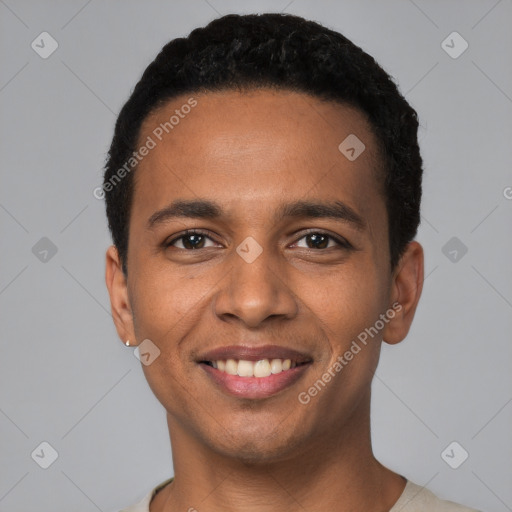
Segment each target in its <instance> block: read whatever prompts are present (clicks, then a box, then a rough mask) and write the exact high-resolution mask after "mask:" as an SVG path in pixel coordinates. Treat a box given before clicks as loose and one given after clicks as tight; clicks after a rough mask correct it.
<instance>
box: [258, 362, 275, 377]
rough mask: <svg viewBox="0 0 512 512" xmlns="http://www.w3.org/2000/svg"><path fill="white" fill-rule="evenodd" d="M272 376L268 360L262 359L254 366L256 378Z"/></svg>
mask: <svg viewBox="0 0 512 512" xmlns="http://www.w3.org/2000/svg"><path fill="white" fill-rule="evenodd" d="M271 374H272V369H271V368H270V363H269V362H268V359H262V360H261V361H257V362H256V364H255V365H254V376H255V377H268V376H269V375H271Z"/></svg>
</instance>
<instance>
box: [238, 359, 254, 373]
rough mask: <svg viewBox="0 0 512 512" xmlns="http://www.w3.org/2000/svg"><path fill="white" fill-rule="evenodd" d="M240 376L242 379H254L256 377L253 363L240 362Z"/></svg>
mask: <svg viewBox="0 0 512 512" xmlns="http://www.w3.org/2000/svg"><path fill="white" fill-rule="evenodd" d="M237 373H238V375H239V376H240V377H253V376H254V364H253V362H252V361H244V360H240V361H238V372H237Z"/></svg>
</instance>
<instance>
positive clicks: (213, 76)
mask: <svg viewBox="0 0 512 512" xmlns="http://www.w3.org/2000/svg"><path fill="white" fill-rule="evenodd" d="M417 128H418V121H417V116H416V113H415V111H414V110H413V109H412V108H411V107H410V106H409V105H408V103H407V102H406V100H405V99H404V98H403V97H402V95H401V94H400V93H399V92H398V90H397V88H396V86H395V84H394V83H393V81H392V79H391V78H390V77H389V76H388V75H387V74H386V72H385V71H384V70H383V69H382V68H381V67H380V66H379V65H378V64H377V63H376V62H375V60H374V59H373V58H372V57H371V56H369V55H368V54H366V53H365V52H364V51H363V50H362V49H360V48H359V47H357V46H355V45H354V44H353V43H352V42H350V41H349V40H348V39H346V38H345V37H343V36H342V35H341V34H339V33H337V32H335V31H332V30H329V29H327V28H325V27H322V26H321V25H319V24H317V23H314V22H311V21H306V20H304V19H302V18H299V17H296V16H292V15H284V14H264V15H246V16H239V15H228V16H224V17H222V18H220V19H217V20H214V21H212V22H211V23H210V24H208V25H207V26H206V27H204V28H198V29H196V30H194V31H193V32H191V34H190V35H189V36H188V37H187V38H180V39H175V40H173V41H171V42H170V43H168V44H167V45H166V46H164V48H163V49H162V50H161V52H160V53H159V54H158V56H157V57H156V59H155V60H154V61H153V62H152V63H151V64H150V65H149V66H148V67H147V69H146V70H145V72H144V73H143V75H142V78H141V79H140V81H139V82H138V84H137V85H136V87H135V89H134V91H133V93H132V94H131V96H130V98H129V100H128V101H127V103H126V104H125V105H124V107H123V108H122V110H121V112H120V114H119V117H118V120H117V123H116V127H115V133H114V137H113V141H112V145H111V148H110V151H109V156H108V161H107V164H106V169H105V176H104V191H105V198H106V210H107V217H108V223H109V228H110V231H111V234H112V238H113V242H114V245H113V246H112V247H111V248H109V250H108V252H107V272H106V280H107V286H108V288H109V293H110V297H111V303H112V311H113V318H114V321H115V323H116V328H117V330H118V333H119V336H120V337H121V339H123V340H125V339H130V340H133V343H134V344H137V343H140V342H142V341H143V340H145V339H149V340H151V343H152V344H153V345H154V346H156V347H158V350H159V351H160V354H159V356H158V357H157V358H156V359H154V361H153V362H152V363H151V364H149V365H147V366H146V365H144V366H143V369H144V372H145V374H146V377H147V379H148V382H149V384H150V386H151V388H152V390H153V392H154V393H155V395H156V396H157V398H158V399H159V400H160V402H161V403H162V404H163V405H164V407H165V408H166V410H167V411H168V417H169V420H170V424H171V423H173V424H174V425H175V427H174V428H175V429H176V430H179V429H180V428H184V429H186V430H187V431H190V432H193V433H194V436H195V438H196V439H201V440H202V442H204V443H205V445H207V446H208V447H209V448H210V449H212V450H214V451H217V452H218V453H224V454H226V455H232V456H233V455H234V456H238V457H240V458H243V459H244V460H253V461H256V460H271V459H276V458H279V457H281V458H285V457H287V456H290V454H291V453H292V452H293V451H294V450H297V447H299V446H304V445H305V442H306V441H307V440H311V439H317V438H318V434H319V433H325V432H327V431H330V430H332V429H334V428H335V426H337V427H336V428H338V427H339V425H340V421H343V422H344V423H346V424H347V428H348V426H349V425H352V424H353V423H354V422H355V421H359V422H360V423H361V422H362V421H366V420H367V414H366V413H367V411H368V407H369V394H370V384H371V380H372V375H373V372H374V370H375V368H376V366H377V363H378V358H379V354H380V344H381V341H382V340H383V339H384V340H385V341H387V342H388V343H397V342H399V341H401V340H402V339H403V338H404V337H405V336H406V334H407V332H408V330H409V326H410V324H411V322H412V318H413V316H414V312H415V309H416V305H417V302H418V300H419V296H420V294H421V286H422V281H423V255H422V250H421V246H420V245H419V244H418V243H417V242H415V241H414V237H415V235H416V232H417V227H418V224H419V218H420V215H419V208H420V199H421V176H422V160H421V156H420V153H419V148H418V142H417ZM143 148H145V149H143ZM122 169H124V172H123V171H121V170H122ZM171 206H172V208H170V207H171ZM186 230H195V233H190V232H189V233H188V234H186V233H185V231H186ZM397 304H398V306H397ZM393 305H395V306H393ZM391 311H392V314H391ZM384 317H385V318H384ZM377 322H379V323H377ZM372 329H373V330H372ZM363 332H366V333H367V336H366V339H365V340H364V341H365V342H366V343H363V341H362V335H361V333H363ZM369 332H371V333H374V334H371V335H369V334H368V333H369ZM363 337H364V336H363ZM356 340H359V342H357V341H356ZM354 341H356V345H357V346H358V347H359V350H357V349H356V348H354V347H355V346H354V344H353V342H354ZM228 345H230V346H232V345H237V346H239V345H243V346H244V347H249V349H250V348H254V347H256V348H257V347H261V346H264V345H277V346H281V347H283V348H285V349H293V350H296V351H297V352H298V353H300V356H297V357H298V359H300V362H302V363H305V364H304V366H305V369H304V370H302V371H301V372H300V373H299V372H296V373H297V375H298V377H297V378H296V379H297V380H296V381H294V383H292V384H290V385H288V386H287V387H285V388H283V389H282V390H281V391H279V392H277V393H269V394H268V395H267V396H259V395H258V396H257V397H250V396H248V395H244V396H237V395H236V393H234V394H233V393H226V392H225V390H221V389H220V387H219V386H218V385H217V384H216V383H215V377H212V375H211V370H210V369H206V368H205V366H208V367H209V368H211V366H209V365H208V364H205V363H206V361H204V360H202V359H204V357H205V355H206V354H207V352H208V351H210V350H211V349H220V350H221V351H222V348H223V347H226V346H228ZM351 347H352V348H351ZM348 351H352V354H353V356H352V357H350V356H349V355H348V354H347V358H348V359H349V360H348V361H347V358H345V359H344V361H343V362H342V361H341V360H340V356H343V354H346V353H347V352H348ZM219 357H220V356H219ZM336 362H338V363H339V364H338V365H336ZM339 365H342V366H343V368H342V369H341V370H338V368H339ZM326 373H328V374H329V375H331V378H330V379H328V380H329V382H328V384H326V386H325V389H324V388H322V389H321V390H320V388H319V386H320V385H317V386H316V387H317V393H314V392H312V393H306V395H304V394H303V395H302V397H303V400H302V402H301V400H300V398H299V394H300V392H304V391H307V390H308V389H311V387H312V386H313V387H314V384H315V382H318V380H319V379H320V380H321V379H322V378H323V376H324V375H325V374H326ZM323 380H324V381H326V380H327V378H324V379H323ZM311 395H313V396H314V400H313V399H311V398H313V397H312V396H311ZM306 396H309V397H310V399H307V398H305V397H306ZM304 402H307V404H306V403H304ZM219 418H223V419H222V420H219ZM297 425H300V428H297ZM226 433H228V434H229V436H226ZM262 434H267V435H266V436H265V435H262ZM309 446H311V444H309Z"/></svg>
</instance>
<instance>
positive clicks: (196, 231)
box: [163, 229, 353, 252]
mask: <svg viewBox="0 0 512 512" xmlns="http://www.w3.org/2000/svg"><path fill="white" fill-rule="evenodd" d="M189 235H201V236H204V237H206V238H209V239H210V240H211V241H212V242H215V240H214V239H213V238H212V237H211V236H210V235H209V233H208V232H207V231H202V230H200V229H188V230H187V231H185V232H184V233H181V234H180V235H179V236H176V237H174V238H173V239H172V240H169V241H165V242H164V244H163V245H164V247H171V246H172V245H173V244H174V243H175V242H177V241H178V240H181V239H182V238H186V237H187V236H189ZM308 235H323V236H326V237H328V238H330V239H331V240H334V241H335V242H336V243H337V244H338V245H339V246H340V247H341V248H344V249H347V250H350V249H353V246H352V245H351V244H350V243H349V242H348V241H347V240H345V239H344V238H342V237H337V236H334V235H331V234H330V233H327V232H325V231H321V230H317V229H310V230H307V231H306V232H305V233H303V234H302V236H301V237H300V238H298V239H297V242H298V241H299V240H302V239H303V238H305V237H306V236H308ZM216 243H218V242H216ZM179 249H180V250H182V251H188V252H192V251H197V250H200V249H181V247H180V248H179ZM307 249H309V250H311V251H322V250H324V251H325V250H326V249H332V247H327V248H325V249H312V248H309V247H308V248H307Z"/></svg>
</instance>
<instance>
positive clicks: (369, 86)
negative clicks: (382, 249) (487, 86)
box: [103, 13, 423, 276]
mask: <svg viewBox="0 0 512 512" xmlns="http://www.w3.org/2000/svg"><path fill="white" fill-rule="evenodd" d="M266 87H270V88H272V89H277V90H287V91H293V92H301V93H306V94H309V95H312V96H314V97H317V98H320V99H322V100H330V101H335V102H338V103H340V104H344V105H348V106H352V107H355V108H357V109H358V110H359V111H360V112H361V113H363V114H364V115H365V117H366V119H367V120H368V121H369V123H370V126H371V128H372V130H373V133H374V134H375V136H376V139H377V141H378V146H379V147H378V148H377V149H378V153H379V157H380V159H381V160H382V162H381V163H382V169H383V174H382V176H383V180H382V184H383V190H384V194H385V203H386V210H387V214H388V225H389V232H388V238H389V251H390V264H391V269H392V270H394V269H395V267H396V265H397V263H398V262H399V260H400V257H401V255H402V254H403V252H404V250H405V248H406V246H407V244H408V243H409V242H410V241H411V240H413V238H414V237H415V236H416V233H417V229H418V225H419V222H420V201H421V180H422V172H423V169H422V158H421V155H420V150H419V146H418V139H417V132H418V117H417V114H416V112H415V110H414V109H413V108H412V107H411V106H410V105H409V103H408V102H407V101H406V100H405V98H404V97H403V96H402V95H401V94H400V92H399V91H398V89H397V86H396V85H395V83H394V81H393V79H392V77H390V76H389V75H388V74H387V73H386V72H385V71H384V70H383V69H382V68H381V67H380V66H379V64H377V62H376V61H375V59H374V58H373V57H371V56H370V55H368V54H367V53H366V52H364V51H363V50H362V49H361V48H360V47H359V46H356V45H355V44H354V43H352V42H351V41H350V40H349V39H347V38H346V37H344V36H343V35H342V34H340V33H338V32H336V31H333V30H330V29H328V28H326V27H324V26H322V25H320V24H318V23H316V22H313V21H309V20H306V19H304V18H301V17H299V16H295V15H291V14H277V13H265V14H248V15H238V14H228V15H226V16H222V17H220V18H217V19H215V20H213V21H211V22H210V23H209V24H207V25H206V26H205V27H201V28H196V29H194V30H193V31H192V32H191V33H190V34H189V35H188V37H185V38H177V39H174V40H172V41H170V42H169V43H167V44H166V45H165V46H164V47H163V48H162V50H161V51H160V53H159V54H158V55H157V57H156V58H155V60H154V61H153V62H152V63H151V64H150V65H149V66H148V67H147V68H146V70H145V71H144V73H143V74H142V77H141V79H140V80H139V82H138V83H137V84H136V86H135V88H134V90H133V92H132V94H131V96H130V97H129V99H128V101H127V102H126V103H125V105H124V106H123V108H122V109H121V111H120V113H119V116H118V118H117V122H116V125H115V131H114V136H113V139H112V144H111V146H110V150H109V153H108V157H107V162H106V165H105V172H104V183H103V190H104V192H105V193H104V197H105V200H106V213H107V218H108V224H109V229H110V232H111V234H112V239H113V243H114V245H115V246H116V248H117V250H118V252H119V256H120V260H121V262H122V268H123V272H124V274H125V276H127V270H128V269H127V252H128V233H129V222H130V210H131V205H132V197H133V191H134V175H133V171H134V170H135V168H136V164H135V162H134V161H133V160H134V159H133V158H132V159H131V160H130V158H131V157H132V155H133V153H134V151H136V148H137V142H138V138H139V132H140V129H141V125H142V123H143V121H144V120H145V119H146V118H147V117H148V115H149V114H150V113H152V112H153V111H155V110H156V109H158V108H159V107H161V106H162V105H164V104H165V103H166V102H168V101H169V100H171V99H173V98H175V97H177V96H180V95H183V94H191V93H200V92H210V91H211V92H215V91H225V90H250V89H257V88H266ZM340 142H341V141H340ZM129 161H133V162H132V163H133V165H132V167H133V171H132V172H126V169H127V167H126V164H127V162H129ZM123 166H124V169H125V172H124V173H122V175H123V178H122V179H119V176H120V173H119V171H120V169H122V168H123ZM129 170H131V169H130V168H129ZM116 173H117V174H116ZM116 178H117V180H116Z"/></svg>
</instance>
